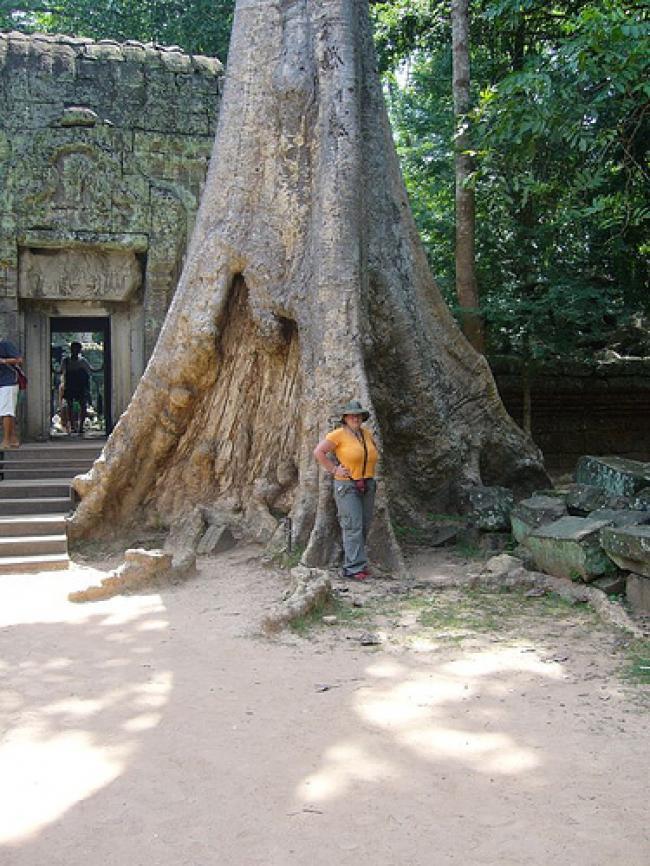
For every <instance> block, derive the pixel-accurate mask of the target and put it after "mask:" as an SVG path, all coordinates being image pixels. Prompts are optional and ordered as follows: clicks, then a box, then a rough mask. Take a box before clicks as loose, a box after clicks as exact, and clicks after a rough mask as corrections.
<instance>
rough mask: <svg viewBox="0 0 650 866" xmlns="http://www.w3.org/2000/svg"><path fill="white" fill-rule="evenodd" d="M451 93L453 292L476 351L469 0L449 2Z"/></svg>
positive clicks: (481, 339) (479, 328)
mask: <svg viewBox="0 0 650 866" xmlns="http://www.w3.org/2000/svg"><path fill="white" fill-rule="evenodd" d="M451 26H452V43H453V44H452V66H453V86H452V90H453V96H454V118H455V127H456V135H455V138H454V161H455V168H456V171H455V174H456V295H457V297H458V303H459V305H460V308H461V319H462V323H463V331H464V333H465V336H466V337H467V339H468V340H469V341H470V343H471V344H472V346H474V348H475V349H476V351H477V352H484V351H485V333H484V327H483V321H482V318H481V314H480V312H479V308H480V300H479V292H478V284H477V281H476V268H475V242H474V235H475V223H476V217H475V202H474V189H473V188H472V187H471V186H469V185H468V181H469V178H470V177H471V174H472V170H473V168H474V165H473V163H474V160H473V159H472V156H471V154H470V153H469V149H470V146H471V142H470V136H469V129H468V120H467V114H468V112H469V109H470V53H469V0H453V2H452V4H451Z"/></svg>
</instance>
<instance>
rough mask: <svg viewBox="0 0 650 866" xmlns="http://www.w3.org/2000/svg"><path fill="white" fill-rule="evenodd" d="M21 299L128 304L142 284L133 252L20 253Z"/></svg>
mask: <svg viewBox="0 0 650 866" xmlns="http://www.w3.org/2000/svg"><path fill="white" fill-rule="evenodd" d="M18 285H19V294H20V297H21V298H33V299H35V300H36V299H38V300H55V301H59V300H63V299H71V298H74V299H75V300H84V301H86V300H90V301H101V302H107V301H128V300H129V298H131V296H132V295H133V294H134V293H135V292H136V291H137V290H138V289H139V288H140V286H141V285H142V270H141V267H140V263H139V262H138V260H137V259H136V257H135V255H134V253H133V252H130V251H125V252H122V251H118V250H100V249H61V250H56V249H41V250H32V249H25V250H21V254H20V269H19V283H18Z"/></svg>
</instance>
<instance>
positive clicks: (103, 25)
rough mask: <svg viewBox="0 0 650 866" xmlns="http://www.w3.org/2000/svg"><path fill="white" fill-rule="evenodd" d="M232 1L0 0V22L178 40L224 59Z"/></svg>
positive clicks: (190, 48) (77, 33) (115, 36)
mask: <svg viewBox="0 0 650 866" xmlns="http://www.w3.org/2000/svg"><path fill="white" fill-rule="evenodd" d="M234 6H235V0H189V2H182V0H51V2H48V0H43V2H38V0H31V2H30V0H27V2H24V3H8V2H6V0H0V27H3V28H10V27H16V28H18V29H21V30H27V31H30V30H39V31H45V32H48V33H68V34H73V35H75V36H88V37H91V38H93V39H116V40H119V41H124V40H127V39H137V40H140V41H142V42H156V43H158V44H161V45H178V46H180V47H181V48H182V49H183V50H184V51H188V52H190V53H193V54H207V55H211V56H215V57H219V58H220V59H221V60H224V61H225V59H226V55H227V53H228V41H229V39H230V28H231V26H232V15H233V9H234Z"/></svg>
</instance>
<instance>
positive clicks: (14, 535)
mask: <svg viewBox="0 0 650 866" xmlns="http://www.w3.org/2000/svg"><path fill="white" fill-rule="evenodd" d="M103 444H104V443H103V441H97V440H90V441H85V440H81V441H78V442H74V441H68V440H66V441H65V442H44V443H34V444H26V445H22V446H21V447H20V448H19V449H17V450H16V451H13V450H12V451H0V574H13V573H16V572H34V571H55V570H57V569H64V568H67V567H68V565H69V564H70V559H69V557H68V539H67V534H66V524H65V516H66V514H68V513H69V512H70V511H71V510H72V509H73V507H74V503H73V500H72V496H71V488H70V481H71V479H72V478H73V477H74V476H75V475H78V474H79V473H80V472H86V471H87V470H88V469H89V468H90V466H91V465H92V463H93V461H94V460H95V458H96V457H97V456H98V454H99V452H100V451H101V448H102V446H103Z"/></svg>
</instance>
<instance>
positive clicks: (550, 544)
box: [524, 516, 614, 581]
mask: <svg viewBox="0 0 650 866" xmlns="http://www.w3.org/2000/svg"><path fill="white" fill-rule="evenodd" d="M607 525H608V524H607V521H605V520H593V519H592V518H590V517H568V516H567V517H561V518H560V519H559V520H556V521H554V522H553V523H547V524H545V525H544V526H541V527H540V528H539V529H535V530H533V531H532V532H531V533H530V534H529V535H528V536H527V537H526V539H525V541H524V544H525V546H526V547H527V548H528V549H529V550H530V552H531V553H532V555H533V558H534V560H535V565H536V566H537V568H538V569H539V570H540V571H545V572H546V573H547V574H552V575H554V576H555V577H566V578H569V579H574V578H577V577H581V578H582V579H583V580H586V581H589V580H593V579H594V578H595V577H599V576H600V575H602V574H607V573H609V572H611V571H613V570H614V566H613V564H612V561H611V560H610V559H609V558H608V557H607V555H606V554H605V553H604V552H603V550H602V549H601V546H600V531H601V530H602V529H604V528H605V527H606V526H607Z"/></svg>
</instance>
